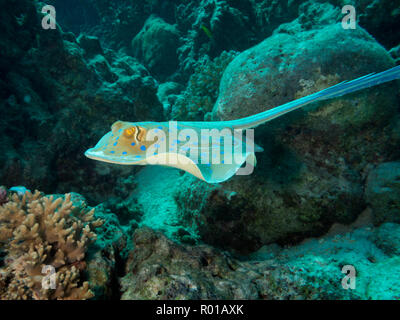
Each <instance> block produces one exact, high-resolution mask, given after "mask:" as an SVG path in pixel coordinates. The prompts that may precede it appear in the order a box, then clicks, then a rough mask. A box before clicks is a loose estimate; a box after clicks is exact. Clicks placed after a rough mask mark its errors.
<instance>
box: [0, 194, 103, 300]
mask: <svg viewBox="0 0 400 320" xmlns="http://www.w3.org/2000/svg"><path fill="white" fill-rule="evenodd" d="M76 209H78V208H74V207H73V204H72V201H71V195H70V194H67V195H65V197H64V199H63V198H57V199H54V197H53V196H50V197H46V196H43V195H42V194H41V193H40V192H38V191H36V192H35V193H34V194H31V193H29V192H27V193H25V194H24V195H23V196H22V197H21V198H20V197H19V196H18V195H17V194H14V195H13V196H12V197H11V199H10V201H9V202H8V203H6V204H3V205H2V206H1V207H0V235H1V236H0V243H1V250H4V251H5V254H6V255H5V258H4V262H5V265H4V266H2V267H1V280H2V281H1V284H2V285H1V287H0V298H1V299H24V300H25V299H36V300H43V299H46V300H47V299H88V298H91V297H92V296H93V293H92V292H91V291H90V289H89V283H88V282H87V281H86V282H82V277H81V273H82V272H83V271H84V269H85V266H86V264H85V253H86V251H87V249H88V246H89V244H90V243H92V242H93V241H94V240H95V238H96V235H95V233H94V232H93V231H92V230H93V229H94V228H96V227H98V226H100V225H101V223H102V222H101V220H98V219H97V220H94V218H93V214H94V210H91V211H87V210H84V209H81V210H76ZM45 266H51V267H52V268H54V272H55V273H54V280H55V284H56V286H55V287H54V288H47V287H45V286H43V283H44V281H45V280H46V279H44V278H45V277H47V273H46V272H44V271H43V270H45V268H44V267H45Z"/></svg>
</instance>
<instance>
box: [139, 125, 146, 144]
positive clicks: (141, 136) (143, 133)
mask: <svg viewBox="0 0 400 320" xmlns="http://www.w3.org/2000/svg"><path fill="white" fill-rule="evenodd" d="M137 128H138V131H139V132H138V134H137V140H138V141H143V140H144V138H145V136H146V132H147V130H146V129H145V128H143V127H137Z"/></svg>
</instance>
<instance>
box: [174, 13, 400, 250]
mask: <svg viewBox="0 0 400 320" xmlns="http://www.w3.org/2000/svg"><path fill="white" fill-rule="evenodd" d="M329 17H330V16H329V15H328V16H324V17H323V18H321V21H325V22H326V23H332V21H335V16H334V15H333V16H332V19H331V18H329ZM290 30H294V31H293V32H292V31H290ZM302 30H303V27H302V22H301V19H300V18H299V19H297V20H295V21H294V22H292V23H290V24H286V25H282V26H281V27H280V28H279V29H278V30H277V31H276V32H275V33H274V35H272V36H271V37H270V38H267V39H266V40H265V41H264V42H262V43H261V44H259V45H257V46H255V47H253V48H251V49H249V50H247V51H245V52H243V53H241V54H240V55H239V56H238V57H236V58H235V59H234V60H233V61H232V62H231V63H230V64H229V66H228V67H227V69H226V70H225V73H224V75H223V78H222V81H221V85H220V94H219V97H218V100H217V103H216V104H215V106H214V110H213V113H214V116H218V118H220V119H223V120H225V119H237V118H240V117H244V116H247V115H251V114H256V113H258V112H261V111H263V110H264V109H265V108H266V107H268V106H271V107H275V106H278V105H280V104H283V103H285V102H288V101H291V100H294V99H296V98H299V97H302V96H304V95H307V94H310V93H312V92H316V91H318V90H320V89H322V88H324V87H327V86H329V85H332V84H335V83H338V82H340V81H342V80H345V79H353V78H356V77H357V76H360V75H362V74H368V73H369V72H372V71H378V70H384V69H386V68H388V67H391V66H393V65H394V62H393V59H392V58H391V57H390V55H389V54H388V53H387V51H386V50H385V49H384V48H383V47H381V46H380V45H379V44H378V43H377V42H376V41H375V40H374V39H373V38H372V37H371V36H370V35H368V34H367V33H366V32H365V31H364V30H362V29H361V28H358V29H357V30H353V31H355V32H352V33H351V34H349V33H346V30H343V29H342V28H341V26H340V25H339V24H333V25H332V24H328V25H320V26H319V27H318V28H315V29H313V30H310V31H302ZM299 47H300V48H304V49H303V50H299V49H298V48H299ZM305 79H307V80H305ZM395 88H397V86H396V84H395V83H393V84H389V85H388V86H386V87H383V86H382V87H380V88H379V89H376V88H375V89H373V90H368V91H365V92H361V93H360V94H357V95H352V96H351V97H344V98H341V99H336V100H334V101H328V102H325V103H323V104H318V105H317V106H310V107H307V108H304V110H301V111H296V112H293V113H292V114H290V115H287V116H285V117H282V118H280V119H278V120H274V121H272V122H270V123H267V124H266V125H265V126H263V127H259V128H257V129H256V143H258V144H261V146H262V147H263V148H264V150H265V151H264V152H263V153H259V154H257V156H258V160H259V161H258V165H257V167H256V168H255V172H254V173H253V174H252V175H251V176H244V177H243V176H242V177H235V178H234V179H232V180H230V181H228V182H226V183H223V184H222V185H220V186H217V187H210V186H204V185H203V183H202V182H200V181H195V180H193V179H192V178H191V177H188V176H184V177H183V178H182V180H183V181H182V182H181V183H180V185H181V187H180V190H179V191H178V192H177V196H176V199H177V202H178V206H179V208H180V210H181V214H182V215H186V216H188V217H189V218H188V219H189V220H191V219H192V220H191V221H197V222H196V223H197V224H198V227H199V233H200V235H201V239H202V240H203V241H205V242H206V243H209V244H212V245H216V246H219V247H222V248H225V249H229V248H231V249H233V250H238V251H242V252H248V251H252V250H254V249H257V247H259V246H261V245H262V244H268V243H272V242H276V241H278V242H282V243H287V242H296V241H298V240H300V239H302V238H304V237H305V236H307V235H318V234H321V233H323V232H325V231H327V229H328V228H329V226H330V225H331V224H332V223H334V222H340V223H349V222H351V221H353V220H354V219H355V218H356V217H357V215H358V214H360V213H361V212H362V211H363V209H364V208H365V206H366V203H365V199H364V198H363V181H364V179H365V177H366V175H367V173H368V171H369V170H370V168H371V164H378V163H380V162H383V161H385V160H390V159H394V158H395V157H396V155H397V156H398V148H396V145H398V144H399V142H400V140H399V139H398V138H396V137H395V135H394V134H393V132H394V130H395V127H396V123H395V121H392V120H393V119H396V117H398V107H397V106H398V98H397V96H396V91H395V90H393V89H395ZM378 90H379V91H378ZM382 91H384V92H385V93H384V94H380V92H382ZM396 150H397V151H396ZM193 219H194V220H193Z"/></svg>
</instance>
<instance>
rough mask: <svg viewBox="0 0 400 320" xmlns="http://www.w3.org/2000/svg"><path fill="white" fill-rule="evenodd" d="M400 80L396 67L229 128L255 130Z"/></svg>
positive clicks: (251, 117) (310, 96) (280, 107)
mask: <svg viewBox="0 0 400 320" xmlns="http://www.w3.org/2000/svg"><path fill="white" fill-rule="evenodd" d="M395 79H400V66H396V67H394V68H391V69H389V70H386V71H383V72H380V73H376V74H375V73H371V74H368V75H366V76H363V77H361V78H357V79H355V80H351V81H343V82H341V83H338V84H336V85H334V86H332V87H329V88H326V89H324V90H321V91H319V92H316V93H313V94H311V95H309V96H306V97H303V98H300V99H297V100H294V101H291V102H288V103H285V104H283V105H281V106H279V107H276V108H273V109H270V110H267V111H264V112H261V113H258V114H255V115H253V116H250V117H246V118H242V119H238V120H233V121H227V126H231V127H234V128H238V129H239V128H241V129H246V128H254V127H256V126H258V125H260V124H263V123H265V122H267V121H270V120H272V119H275V118H277V117H280V116H282V115H284V114H286V113H288V112H291V111H293V110H296V109H298V108H301V107H303V106H305V105H307V104H310V103H313V102H317V101H322V100H327V99H332V98H336V97H341V96H343V95H345V94H349V93H352V92H356V91H359V90H362V89H366V88H369V87H373V86H376V85H379V84H382V83H385V82H388V81H392V80H395Z"/></svg>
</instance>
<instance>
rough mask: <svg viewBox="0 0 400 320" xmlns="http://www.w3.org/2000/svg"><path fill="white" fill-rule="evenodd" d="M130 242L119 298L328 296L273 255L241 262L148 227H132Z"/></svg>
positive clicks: (279, 297)
mask: <svg viewBox="0 0 400 320" xmlns="http://www.w3.org/2000/svg"><path fill="white" fill-rule="evenodd" d="M134 248H135V249H134V250H133V251H132V252H131V254H130V256H129V258H128V260H127V264H126V270H125V272H126V275H125V276H124V277H123V278H122V279H121V289H122V297H121V299H123V300H130V299H157V300H160V299H161V300H165V299H171V300H173V299H260V298H263V299H302V298H303V299H309V298H311V297H324V296H326V295H325V293H324V292H323V290H322V289H320V288H317V287H313V286H312V284H311V285H310V284H309V283H306V282H305V281H302V279H301V278H299V277H297V276H296V275H295V273H294V272H292V271H291V270H290V269H289V268H286V267H285V266H284V265H279V264H278V263H275V262H274V261H272V260H269V261H261V262H240V261H238V260H236V259H234V258H233V257H231V256H230V255H229V254H227V253H224V252H220V251H218V250H216V249H214V248H212V247H209V246H205V245H200V246H188V245H179V244H177V243H174V242H173V241H171V240H169V239H167V238H166V237H165V236H164V235H162V234H161V233H159V232H155V231H153V230H151V229H149V228H140V229H137V230H136V232H135V234H134ZM342 291H344V290H342Z"/></svg>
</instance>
